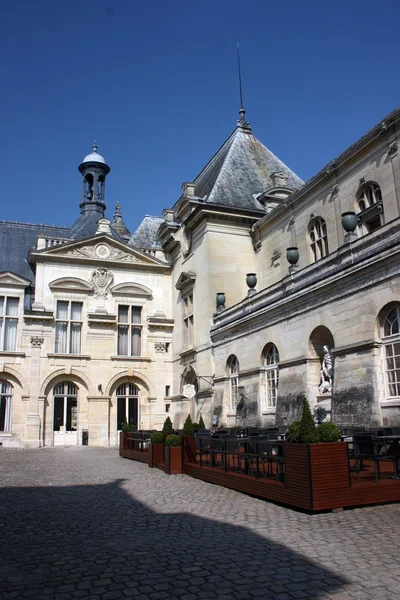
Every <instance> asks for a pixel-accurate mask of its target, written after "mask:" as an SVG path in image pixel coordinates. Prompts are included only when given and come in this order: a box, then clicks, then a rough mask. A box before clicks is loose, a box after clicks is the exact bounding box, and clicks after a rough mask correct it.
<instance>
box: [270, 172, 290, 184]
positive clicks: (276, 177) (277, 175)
mask: <svg viewBox="0 0 400 600" xmlns="http://www.w3.org/2000/svg"><path fill="white" fill-rule="evenodd" d="M270 179H271V180H272V184H273V185H274V186H276V187H287V182H288V176H287V174H286V173H285V171H275V172H274V173H271V175H270Z"/></svg>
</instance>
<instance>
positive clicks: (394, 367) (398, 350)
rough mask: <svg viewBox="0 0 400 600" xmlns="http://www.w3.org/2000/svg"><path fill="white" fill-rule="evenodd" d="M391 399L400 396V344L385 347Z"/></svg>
mask: <svg viewBox="0 0 400 600" xmlns="http://www.w3.org/2000/svg"><path fill="white" fill-rule="evenodd" d="M385 353H386V373H387V380H388V387H389V397H393V396H400V342H394V343H393V344H386V345H385Z"/></svg>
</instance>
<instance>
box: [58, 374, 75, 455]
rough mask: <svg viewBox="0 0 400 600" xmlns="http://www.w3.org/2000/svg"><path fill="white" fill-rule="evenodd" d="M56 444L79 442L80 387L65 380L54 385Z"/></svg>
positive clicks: (71, 444) (67, 444)
mask: <svg viewBox="0 0 400 600" xmlns="http://www.w3.org/2000/svg"><path fill="white" fill-rule="evenodd" d="M53 397H54V418H53V434H54V437H53V443H54V446H76V445H77V444H78V388H77V387H76V385H75V384H74V383H71V382H69V381H63V382H62V383H58V384H57V385H56V386H54V389H53Z"/></svg>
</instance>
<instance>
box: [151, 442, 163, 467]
mask: <svg viewBox="0 0 400 600" xmlns="http://www.w3.org/2000/svg"><path fill="white" fill-rule="evenodd" d="M159 465H160V466H161V468H162V469H163V468H164V444H149V467H151V468H153V467H157V466H159Z"/></svg>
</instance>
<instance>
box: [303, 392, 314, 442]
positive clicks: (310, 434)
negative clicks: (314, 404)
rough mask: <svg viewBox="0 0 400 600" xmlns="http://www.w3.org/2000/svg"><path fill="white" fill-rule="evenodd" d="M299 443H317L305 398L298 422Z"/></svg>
mask: <svg viewBox="0 0 400 600" xmlns="http://www.w3.org/2000/svg"><path fill="white" fill-rule="evenodd" d="M299 442H300V443H302V444H312V443H315V442H319V438H318V433H317V430H316V427H315V423H314V419H313V416H312V414H311V409H310V405H309V404H308V400H307V398H306V397H305V396H304V398H303V410H302V414H301V420H300V431H299Z"/></svg>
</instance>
